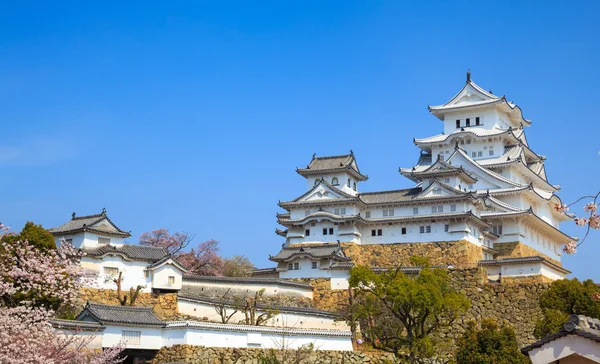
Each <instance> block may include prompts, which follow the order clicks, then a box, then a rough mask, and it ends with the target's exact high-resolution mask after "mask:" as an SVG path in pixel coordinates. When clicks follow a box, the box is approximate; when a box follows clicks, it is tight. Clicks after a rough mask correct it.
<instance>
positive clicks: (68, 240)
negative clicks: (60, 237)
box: [65, 239, 73, 245]
mask: <svg viewBox="0 0 600 364" xmlns="http://www.w3.org/2000/svg"><path fill="white" fill-rule="evenodd" d="M65 242H66V243H67V244H71V245H73V239H65Z"/></svg>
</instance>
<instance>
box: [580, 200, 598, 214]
mask: <svg viewBox="0 0 600 364" xmlns="http://www.w3.org/2000/svg"><path fill="white" fill-rule="evenodd" d="M583 210H584V211H585V212H596V211H597V210H598V205H597V204H595V203H594V202H590V203H588V204H587V205H585V206H583Z"/></svg>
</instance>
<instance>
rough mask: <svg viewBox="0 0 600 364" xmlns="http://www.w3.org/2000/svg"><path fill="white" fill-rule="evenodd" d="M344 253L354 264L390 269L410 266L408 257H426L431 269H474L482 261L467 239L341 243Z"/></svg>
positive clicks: (481, 253) (480, 251)
mask: <svg viewBox="0 0 600 364" xmlns="http://www.w3.org/2000/svg"><path fill="white" fill-rule="evenodd" d="M342 246H343V249H344V253H346V255H347V256H348V257H350V258H352V261H353V262H354V263H356V264H357V265H366V266H369V267H381V268H391V267H399V266H401V265H402V266H411V265H412V264H411V263H410V257H411V256H422V257H427V258H429V262H430V264H431V265H433V266H444V267H447V266H449V265H452V266H454V267H457V268H473V267H476V266H477V262H478V261H480V260H481V259H483V250H482V248H481V247H480V246H477V245H475V244H473V243H470V242H468V241H466V240H460V241H454V242H440V243H397V244H371V245H357V244H348V243H346V244H343V245H342Z"/></svg>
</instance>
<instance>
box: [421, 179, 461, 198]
mask: <svg viewBox="0 0 600 364" xmlns="http://www.w3.org/2000/svg"><path fill="white" fill-rule="evenodd" d="M462 194H463V192H462V191H458V190H457V189H455V188H452V187H450V186H448V185H446V184H444V183H440V182H438V181H435V182H433V183H431V184H430V185H429V186H427V188H425V189H424V190H423V191H422V192H421V193H420V194H419V195H418V196H417V197H419V198H421V197H446V196H458V195H462Z"/></svg>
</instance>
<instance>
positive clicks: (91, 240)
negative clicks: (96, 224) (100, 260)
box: [54, 232, 124, 249]
mask: <svg viewBox="0 0 600 364" xmlns="http://www.w3.org/2000/svg"><path fill="white" fill-rule="evenodd" d="M98 237H103V238H108V239H110V245H116V246H120V245H123V244H124V239H123V238H116V237H114V236H104V235H97V234H93V233H89V232H86V233H77V234H71V235H61V236H56V237H54V241H55V242H56V244H59V243H60V241H61V240H62V239H65V240H67V239H73V246H74V247H76V248H87V249H90V248H95V247H97V246H98Z"/></svg>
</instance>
